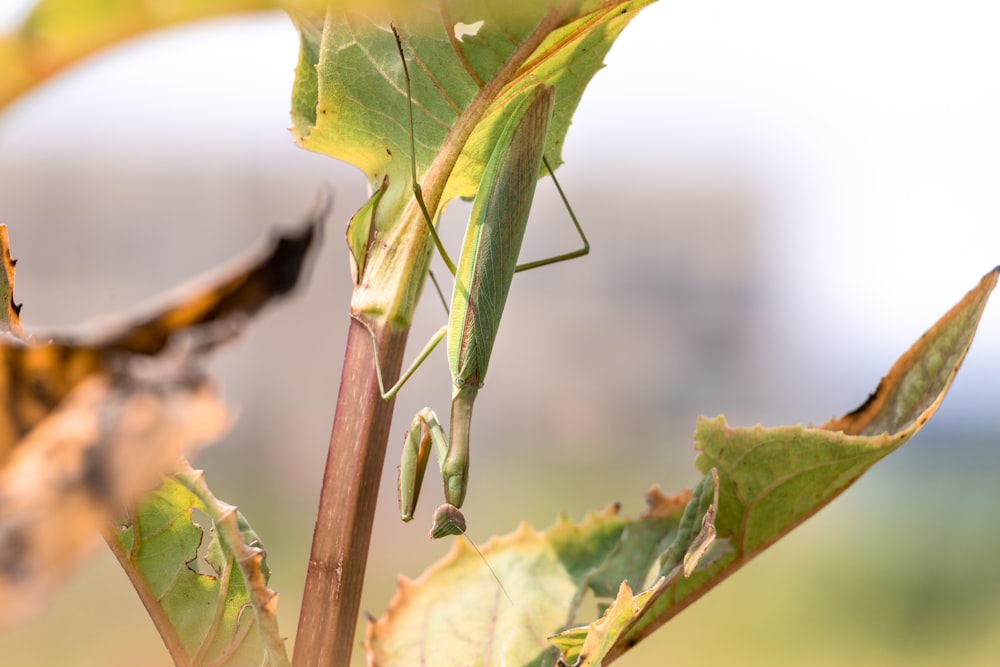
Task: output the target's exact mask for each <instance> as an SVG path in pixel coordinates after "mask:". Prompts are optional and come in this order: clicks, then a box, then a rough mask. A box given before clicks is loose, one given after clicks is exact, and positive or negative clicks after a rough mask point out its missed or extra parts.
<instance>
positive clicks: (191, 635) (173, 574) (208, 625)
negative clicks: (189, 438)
mask: <svg viewBox="0 0 1000 667" xmlns="http://www.w3.org/2000/svg"><path fill="white" fill-rule="evenodd" d="M196 510H198V511H200V512H203V513H204V514H205V515H207V516H208V517H209V518H210V519H211V521H212V524H213V526H214V527H212V528H211V529H210V532H209V527H207V526H205V527H203V526H201V525H199V524H198V523H197V521H198V519H196V518H195V517H194V516H193V513H194V512H195V511H196ZM115 537H116V538H117V543H116V544H115V543H112V550H113V551H114V552H115V555H116V556H117V557H118V559H119V561H120V562H121V563H122V566H123V567H124V568H125V570H126V572H127V573H128V575H129V578H130V579H131V581H132V583H133V585H135V587H136V590H137V592H138V593H139V595H140V597H141V598H142V600H143V603H144V604H145V606H146V608H147V610H148V611H149V612H150V615H151V617H152V618H153V621H154V622H155V624H156V626H157V629H158V630H159V631H160V634H161V636H162V637H163V639H164V642H165V643H166V645H167V648H168V649H169V650H170V652H171V656H172V657H173V659H174V661H175V662H176V663H177V664H196V665H202V664H205V665H208V664H211V665H234V666H236V665H250V664H257V665H259V664H270V665H288V664H290V663H289V662H288V659H287V657H286V655H285V652H284V647H283V642H282V639H281V637H280V635H279V634H278V632H277V622H276V619H275V611H276V601H277V596H276V595H275V594H274V593H273V592H272V591H270V590H269V589H267V585H266V584H267V577H268V569H267V564H266V562H265V554H264V551H263V548H262V547H261V545H260V540H259V539H258V537H257V535H256V534H255V533H254V532H253V530H252V529H251V528H250V525H249V524H248V523H247V522H246V520H245V519H244V518H243V517H242V516H240V515H239V514H238V513H237V512H236V511H235V508H232V507H230V506H228V505H225V504H224V503H221V502H219V501H218V500H216V499H215V498H214V497H213V496H212V495H211V492H209V490H208V487H207V486H206V485H205V483H204V479H203V477H202V475H201V473H200V471H193V470H188V471H187V472H184V473H180V474H178V475H175V476H171V477H167V478H165V479H164V481H163V483H162V484H161V485H160V487H159V488H158V489H156V491H154V492H152V493H150V494H149V495H148V496H146V497H145V498H144V499H143V500H142V501H141V502H140V503H138V505H137V506H136V507H135V509H134V512H133V513H132V515H131V520H130V521H129V522H128V523H127V524H126V525H124V526H123V527H121V528H119V529H118V530H117V531H116V533H115ZM206 539H207V542H208V543H207V546H206V548H205V550H204V556H203V558H202V557H201V556H199V550H200V549H201V545H202V543H203V542H204V541H205V540H206Z"/></svg>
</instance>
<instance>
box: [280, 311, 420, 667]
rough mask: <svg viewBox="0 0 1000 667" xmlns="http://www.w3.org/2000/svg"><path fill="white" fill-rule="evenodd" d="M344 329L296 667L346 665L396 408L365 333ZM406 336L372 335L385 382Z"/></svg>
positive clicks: (359, 327)
mask: <svg viewBox="0 0 1000 667" xmlns="http://www.w3.org/2000/svg"><path fill="white" fill-rule="evenodd" d="M350 322H351V325H350V331H349V333H348V341H347V354H346V357H345V359H344V367H343V372H342V374H341V385H340V393H339V396H338V399H337V412H336V416H335V417H334V422H333V431H332V433H331V435H330V451H329V454H328V458H327V465H326V473H325V475H324V478H323V490H322V495H321V496H320V506H319V512H318V515H317V517H316V530H315V533H314V534H313V545H312V553H311V555H310V558H309V571H308V574H307V578H306V581H307V585H306V589H305V593H304V597H303V601H302V610H301V615H300V617H299V627H298V634H297V635H296V640H295V652H294V656H293V664H294V665H295V667H319V666H323V667H326V666H328V665H348V664H349V663H350V660H351V650H352V649H353V647H354V635H355V630H356V628H357V614H358V608H359V607H360V604H361V588H362V585H363V584H364V573H365V565H366V564H367V560H368V545H369V543H370V541H371V529H372V524H373V521H374V515H375V503H376V501H377V499H378V489H379V480H380V479H381V477H382V468H383V464H384V462H385V449H386V443H387V442H388V439H389V426H390V422H391V420H392V409H393V406H394V405H395V402H394V401H389V402H387V401H383V400H382V397H381V396H380V394H379V388H378V381H377V380H376V378H375V372H374V369H375V361H374V357H373V348H372V334H371V333H370V332H369V331H368V329H367V328H366V327H365V326H364V325H363V324H361V323H360V322H359V321H358V320H356V319H355V318H353V317H352V318H351V320H350ZM408 331H409V330H408V329H403V330H401V331H400V330H397V331H395V332H394V331H393V327H388V326H387V327H384V328H383V329H382V330H381V331H379V330H376V331H375V335H376V339H377V340H378V341H379V358H380V360H381V364H382V368H383V370H384V371H385V372H386V373H387V376H388V377H394V376H396V375H398V374H399V370H400V368H401V366H402V362H403V349H404V347H405V345H406V335H407V333H408Z"/></svg>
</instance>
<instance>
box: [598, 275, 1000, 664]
mask: <svg viewBox="0 0 1000 667" xmlns="http://www.w3.org/2000/svg"><path fill="white" fill-rule="evenodd" d="M998 275H1000V267H998V268H996V269H994V270H993V271H991V272H990V273H988V274H986V275H985V276H984V277H983V279H982V280H981V281H980V282H979V284H978V285H977V286H976V287H975V288H974V289H972V290H971V291H970V292H969V293H968V294H967V295H966V296H965V297H964V298H963V299H962V300H961V301H959V303H958V304H956V305H955V306H954V307H953V308H952V309H951V310H949V311H948V312H947V313H946V314H945V315H944V316H943V317H942V318H941V319H940V320H938V322H937V323H936V324H935V325H934V326H933V327H931V328H930V329H929V330H928V331H927V332H926V333H925V334H924V335H923V336H921V337H920V339H919V340H918V341H917V342H916V343H915V344H914V345H913V346H912V347H911V348H910V349H909V350H908V351H907V352H906V353H905V354H903V355H902V356H901V357H900V358H899V360H898V361H897V362H896V363H895V364H894V365H893V367H892V369H890V371H889V373H888V374H887V375H886V376H885V377H884V378H883V379H882V382H881V383H880V384H879V387H878V389H877V390H876V392H875V393H874V394H873V395H872V396H871V397H869V399H868V400H867V401H866V402H865V403H864V404H863V405H862V406H861V408H859V409H858V410H855V411H854V412H852V413H850V414H848V415H846V416H845V417H842V418H840V419H835V420H832V421H831V422H829V423H828V424H825V425H824V426H823V427H822V428H805V427H802V426H781V427H777V428H763V427H760V426H755V427H752V428H730V427H729V426H727V425H726V422H725V419H724V418H723V417H717V418H716V419H713V420H708V419H704V418H703V419H700V420H699V422H698V428H697V430H696V432H695V439H696V441H697V446H696V447H697V449H698V450H700V451H701V454H700V455H699V457H698V460H697V461H696V465H697V466H698V468H699V469H700V470H702V471H708V470H709V469H710V468H716V469H717V470H718V473H719V508H718V517H717V521H716V531H717V534H718V537H719V538H720V539H721V540H726V541H727V542H728V546H729V551H728V553H726V554H724V555H722V556H721V557H720V558H718V559H717V560H715V561H714V562H712V563H711V564H709V565H708V566H707V567H706V568H705V569H703V570H700V571H698V572H695V573H694V574H693V575H692V576H691V578H690V579H685V578H679V579H676V580H675V581H673V582H671V583H669V584H668V585H667V586H666V587H664V588H663V589H662V590H661V591H658V592H657V595H656V598H655V599H654V600H653V602H652V603H651V604H650V605H649V606H648V607H647V608H646V610H645V611H644V612H643V614H642V615H641V616H640V617H639V618H638V619H637V620H636V621H635V623H634V624H633V625H632V626H631V627H630V628H629V630H628V632H627V633H626V634H625V635H624V636H623V637H622V640H621V641H620V642H619V644H618V646H617V647H616V648H615V649H614V650H613V651H612V652H611V653H610V654H609V656H610V657H616V656H617V655H618V654H620V653H622V652H624V651H625V650H627V648H628V647H630V646H632V645H634V644H635V643H637V642H638V641H639V640H641V639H642V638H643V637H645V636H647V635H648V634H649V633H650V632H652V631H653V630H654V629H655V628H657V627H659V626H660V625H662V624H663V623H665V622H666V621H668V620H669V619H670V618H672V617H673V616H675V615H676V614H677V613H679V612H680V611H681V610H683V609H684V608H685V607H687V605H689V604H691V603H692V602H694V601H695V600H697V599H698V598H699V597H701V596H702V595H704V594H705V593H706V592H707V591H708V590H709V589H711V588H712V587H714V586H715V585H717V584H718V583H720V582H721V581H722V580H723V579H725V578H726V577H727V576H729V575H730V574H732V573H733V572H735V571H736V570H738V569H739V568H740V567H742V566H743V565H744V564H745V563H747V562H748V561H749V560H750V559H752V558H753V557H754V556H756V555H757V554H758V553H760V552H761V551H763V550H764V549H766V548H767V547H768V546H770V545H771V544H773V543H774V542H775V541H777V540H778V539H779V538H781V537H782V536H783V535H785V534H787V533H788V532H789V531H790V530H792V529H793V528H794V527H795V526H797V525H799V524H800V523H802V522H803V521H805V520H806V519H808V518H809V517H810V516H812V515H813V514H815V513H816V512H817V511H819V510H820V509H821V508H822V507H824V506H825V505H826V504H827V503H829V502H830V501H831V500H833V499H834V498H836V497H837V496H838V495H840V494H841V493H843V492H844V490H845V489H847V487H848V486H850V485H851V484H853V483H854V482H855V481H856V480H857V479H858V478H859V477H860V476H861V475H862V474H863V473H864V472H865V471H866V470H868V468H870V467H871V466H872V465H873V464H874V463H875V462H877V461H879V460H881V459H882V458H884V457H885V456H887V455H888V454H890V453H891V452H893V451H895V450H896V449H897V448H899V447H900V446H901V445H903V443H905V442H906V441H907V440H909V439H910V438H911V437H913V435H914V434H915V433H917V431H919V430H920V429H921V428H922V427H923V426H924V424H926V423H927V420H928V419H930V417H931V416H932V415H933V414H934V412H935V411H936V410H937V408H938V406H939V405H940V404H941V401H942V400H943V399H944V396H945V394H946V393H947V391H948V388H949V387H950V386H951V382H952V380H954V378H955V374H956V373H957V372H958V369H959V367H960V366H961V364H962V360H963V359H964V358H965V354H966V352H967V351H968V349H969V346H970V345H971V344H972V339H973V337H974V335H975V332H976V328H977V326H978V324H979V319H980V317H981V315H982V313H983V309H984V308H985V305H986V301H987V300H988V298H989V296H990V294H991V292H992V291H993V288H994V287H995V286H996V283H997V276H998ZM883 428H891V429H892V430H891V431H882V432H881V433H877V434H869V435H850V434H848V433H846V432H845V430H847V431H858V432H864V433H871V432H872V431H873V430H874V431H879V430H881V429H883ZM832 429H838V430H832ZM840 429H844V430H840Z"/></svg>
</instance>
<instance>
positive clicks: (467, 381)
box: [372, 29, 590, 538]
mask: <svg viewBox="0 0 1000 667" xmlns="http://www.w3.org/2000/svg"><path fill="white" fill-rule="evenodd" d="M393 32H394V33H395V29H393ZM396 45H397V47H398V49H399V54H400V58H402V61H403V71H404V75H405V78H406V91H407V96H408V98H409V99H410V107H409V122H410V162H411V169H412V178H413V192H414V196H415V198H416V200H417V203H418V204H419V206H420V209H421V211H422V212H423V216H424V220H425V221H426V223H427V227H428V230H429V232H430V234H431V235H432V237H433V239H434V243H435V246H436V247H437V249H438V252H439V253H440V254H441V257H442V259H443V260H444V263H445V265H446V266H447V267H448V270H449V271H450V272H451V273H452V275H453V276H454V280H455V285H454V290H453V292H452V297H451V307H450V309H449V319H448V324H447V325H446V326H444V327H442V328H441V329H440V330H438V331H437V332H436V333H435V334H434V335H433V336H432V337H431V339H430V340H429V341H428V343H427V345H425V346H424V348H423V350H422V351H421V352H420V354H419V355H418V356H417V358H416V359H415V360H414V362H413V364H412V365H411V366H410V367H409V369H407V371H406V372H405V373H403V375H402V376H401V377H400V378H399V381H398V382H396V384H394V385H393V386H392V387H390V388H389V389H388V390H386V389H385V385H384V384H383V381H382V370H381V367H380V366H379V363H378V348H377V345H376V351H375V355H376V356H375V370H376V373H377V376H378V382H379V389H380V391H381V393H382V398H383V399H385V400H387V401H388V400H391V399H392V398H393V397H394V396H395V395H396V393H397V392H398V391H399V390H400V388H401V387H402V386H403V385H404V384H405V383H406V382H407V380H409V378H410V376H412V375H413V373H414V372H415V371H416V369H417V368H418V367H419V366H420V365H421V364H422V363H423V362H424V360H426V358H427V357H428V356H429V355H430V353H431V352H432V351H433V350H434V349H435V348H436V347H437V345H438V344H439V343H440V342H441V339H442V338H444V337H445V336H447V338H448V345H447V348H448V364H449V367H450V369H451V377H452V383H453V387H452V401H451V423H450V430H449V433H450V439H446V438H445V434H444V431H443V429H442V426H441V423H440V422H439V421H438V418H437V415H436V414H435V413H434V411H433V410H431V409H430V408H424V409H423V410H421V411H420V412H418V413H417V415H416V417H414V419H413V422H412V424H411V426H410V430H409V431H407V433H406V436H405V438H404V444H403V454H402V461H401V463H400V467H399V511H400V515H401V517H402V519H403V521H410V520H411V519H412V518H413V513H414V510H415V508H416V504H417V499H418V497H419V494H420V487H421V485H422V483H423V477H424V472H425V471H426V468H427V461H428V458H429V456H430V448H431V445H433V447H434V451H435V453H436V456H437V460H438V464H439V466H440V468H441V476H442V479H443V482H444V495H445V500H446V501H447V502H446V504H444V505H442V506H440V507H439V508H438V511H437V512H436V513H435V518H434V525H433V526H432V529H431V535H432V537H435V538H439V537H443V536H445V535H452V534H459V533H462V532H464V530H465V526H464V517H463V516H462V514H461V512H459V511H458V508H460V507H461V506H462V503H463V501H464V500H465V494H466V490H467V486H468V473H469V429H470V424H471V421H472V406H473V403H474V402H475V400H476V395H477V394H478V392H479V389H480V388H481V387H482V386H483V380H484V378H485V376H486V369H487V366H488V365H489V360H490V354H491V352H492V350H493V343H494V342H495V341H496V336H497V330H498V328H499V326H500V317H501V315H502V313H503V309H504V305H505V304H506V301H507V294H508V291H509V290H510V285H511V282H512V280H513V277H514V274H515V273H518V272H520V271H525V270H528V269H533V268H538V267H541V266H546V265H549V264H554V263H556V262H562V261H566V260H569V259H574V258H576V257H582V256H583V255H586V254H587V253H588V252H590V244H589V242H588V241H587V237H586V235H585V234H584V232H583V229H582V228H581V226H580V223H579V222H578V221H577V219H576V216H575V215H574V214H573V210H572V208H571V207H570V205H569V202H568V201H567V199H566V196H565V194H564V193H563V191H562V188H560V187H559V183H558V182H557V181H556V180H555V175H554V174H553V172H552V169H551V168H550V167H549V164H548V161H547V160H546V159H545V157H544V155H543V150H544V147H545V137H546V133H547V131H548V127H549V123H550V121H551V118H552V111H553V105H554V102H555V89H554V88H552V87H549V86H545V85H543V84H539V85H538V86H535V87H534V88H533V89H531V90H530V91H529V92H527V93H526V94H524V95H523V96H522V97H521V99H520V100H519V101H518V102H517V103H516V106H514V109H513V111H512V112H511V114H510V118H509V119H508V121H507V124H506V126H505V127H504V129H503V131H502V132H501V134H500V137H499V139H498V140H497V142H496V144H495V147H494V149H493V152H492V154H491V156H490V159H489V161H488V162H487V164H486V167H485V170H484V172H483V178H482V181H481V182H480V185H479V189H478V191H477V192H476V197H475V203H474V204H473V208H472V215H471V219H470V221H469V224H468V227H467V228H466V231H465V239H464V241H463V243H462V250H461V253H460V254H459V257H458V264H455V263H454V262H452V260H451V257H450V256H449V255H448V253H447V251H446V250H445V249H444V245H443V244H442V242H441V239H440V237H439V236H438V233H437V230H436V229H435V227H434V222H433V217H432V215H431V214H430V213H429V212H428V210H427V207H426V204H425V203H424V201H423V197H422V195H421V191H420V185H419V183H418V181H417V177H416V159H415V155H414V138H413V103H412V93H411V92H410V75H409V70H408V69H407V66H406V57H405V55H404V53H403V47H402V43H401V41H400V38H399V34H398V33H396ZM543 164H544V166H545V169H546V171H548V173H549V174H550V175H552V178H553V182H555V184H556V188H557V190H558V192H559V195H560V197H561V198H562V200H563V203H564V204H565V205H566V208H567V210H568V211H569V214H570V218H571V219H572V221H573V225H574V226H575V227H576V230H577V232H578V233H579V234H580V238H581V239H582V240H583V247H582V248H579V249H578V250H574V251H572V252H568V253H565V254H562V255H557V256H554V257H549V258H547V259H542V260H537V261H533V262H528V263H526V264H518V263H517V259H518V255H519V253H520V250H521V242H522V240H523V239H524V231H525V227H526V226H527V222H528V214H529V212H530V210H531V202H532V199H533V198H534V194H535V185H536V183H537V180H538V175H539V173H540V171H541V168H542V165H543ZM442 300H443V299H442ZM372 340H373V343H374V342H375V340H374V337H373V339H372Z"/></svg>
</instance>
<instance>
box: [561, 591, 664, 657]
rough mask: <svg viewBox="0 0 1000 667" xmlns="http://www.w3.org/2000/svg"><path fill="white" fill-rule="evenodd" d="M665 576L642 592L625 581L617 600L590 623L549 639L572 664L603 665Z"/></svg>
mask: <svg viewBox="0 0 1000 667" xmlns="http://www.w3.org/2000/svg"><path fill="white" fill-rule="evenodd" d="M661 584H662V580H661V581H660V582H657V584H656V585H655V586H654V587H653V588H651V589H649V590H647V591H644V592H642V593H640V594H639V595H632V589H631V588H629V585H628V583H627V582H625V581H623V582H622V584H621V587H620V588H619V589H618V595H617V597H615V601H614V602H613V603H612V604H611V606H609V607H608V609H607V610H606V611H605V612H604V614H603V615H602V616H601V617H600V618H599V619H597V620H596V621H594V622H593V623H591V624H590V625H588V626H585V627H582V628H573V629H572V630H567V631H565V632H561V633H559V634H558V635H555V636H554V637H550V638H549V639H550V640H551V641H552V643H553V644H555V645H556V646H557V647H558V648H559V650H560V651H562V653H563V662H564V663H566V664H568V665H573V667H600V665H601V664H602V661H603V659H604V656H606V655H607V653H608V651H609V650H610V649H611V647H612V646H613V645H614V643H615V641H617V639H618V637H619V635H621V632H622V630H623V629H624V628H625V626H626V624H628V623H629V622H631V621H632V620H633V619H634V618H635V617H636V616H638V615H639V614H640V613H641V612H642V609H643V607H644V606H645V605H646V603H647V602H649V600H650V599H651V598H652V597H653V594H654V593H655V591H656V590H657V588H658V587H659V586H660V585H661Z"/></svg>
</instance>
